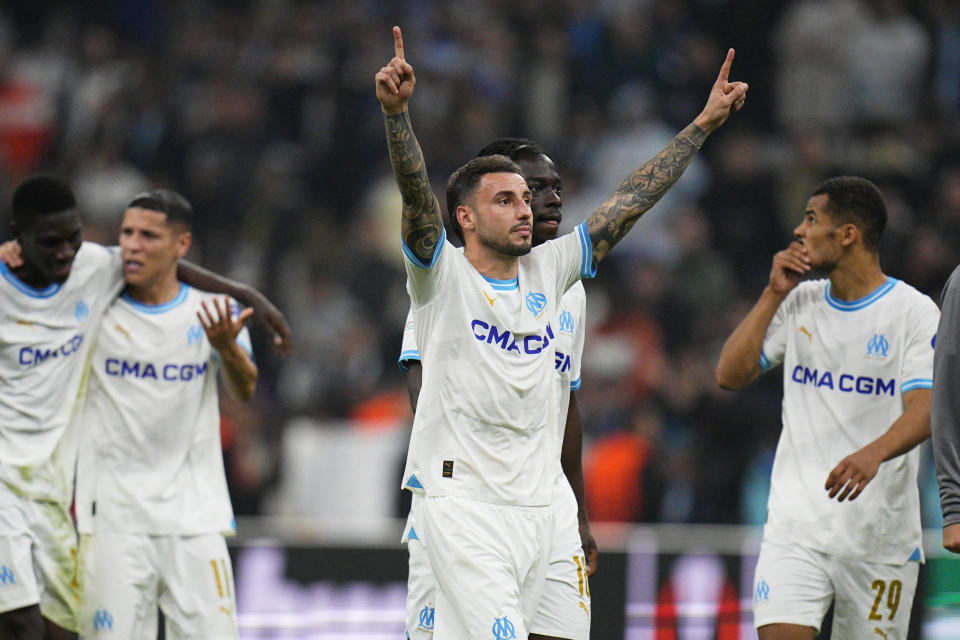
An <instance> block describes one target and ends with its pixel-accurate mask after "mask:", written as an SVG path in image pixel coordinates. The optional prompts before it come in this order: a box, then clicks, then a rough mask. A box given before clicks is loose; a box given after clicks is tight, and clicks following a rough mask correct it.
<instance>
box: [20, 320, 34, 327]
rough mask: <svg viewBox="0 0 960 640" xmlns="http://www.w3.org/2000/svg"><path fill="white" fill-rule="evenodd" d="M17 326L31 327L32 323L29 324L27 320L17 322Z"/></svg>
mask: <svg viewBox="0 0 960 640" xmlns="http://www.w3.org/2000/svg"><path fill="white" fill-rule="evenodd" d="M17 324H18V325H20V326H21V327H32V326H33V323H32V322H30V321H29V320H17Z"/></svg>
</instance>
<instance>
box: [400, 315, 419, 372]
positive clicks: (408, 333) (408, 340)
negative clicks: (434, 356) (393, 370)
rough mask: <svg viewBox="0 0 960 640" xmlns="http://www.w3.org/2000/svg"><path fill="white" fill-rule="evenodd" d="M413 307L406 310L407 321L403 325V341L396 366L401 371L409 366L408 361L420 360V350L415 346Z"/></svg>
mask: <svg viewBox="0 0 960 640" xmlns="http://www.w3.org/2000/svg"><path fill="white" fill-rule="evenodd" d="M413 329H414V325H413V309H410V310H409V311H407V322H406V324H405V325H404V327H403V342H402V344H401V345H400V358H399V359H398V360H397V366H398V367H400V370H401V371H406V370H407V369H408V368H409V365H408V363H409V362H420V350H419V349H418V348H417V335H416V332H415V331H414V330H413Z"/></svg>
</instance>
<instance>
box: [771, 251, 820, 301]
mask: <svg viewBox="0 0 960 640" xmlns="http://www.w3.org/2000/svg"><path fill="white" fill-rule="evenodd" d="M810 268H811V267H810V258H809V257H808V256H807V249H806V248H805V247H804V246H803V245H802V244H801V243H799V242H796V241H794V242H791V243H790V246H789V247H787V248H786V249H784V250H783V251H779V252H778V253H777V254H776V255H775V256H773V268H772V269H771V270H770V288H771V289H772V290H773V291H774V293H778V294H780V295H786V294H787V293H789V292H790V290H791V289H793V288H794V287H795V286H797V285H798V284H800V281H801V280H802V279H803V276H804V274H806V273H807V272H808V271H810Z"/></svg>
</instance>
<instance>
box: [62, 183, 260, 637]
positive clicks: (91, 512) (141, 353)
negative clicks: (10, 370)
mask: <svg viewBox="0 0 960 640" xmlns="http://www.w3.org/2000/svg"><path fill="white" fill-rule="evenodd" d="M192 222H193V212H192V209H191V207H190V204H189V203H188V202H187V201H186V200H185V199H184V198H183V197H182V196H180V195H179V194H177V193H175V192H172V191H168V190H165V189H156V190H153V191H148V192H145V193H142V194H140V195H138V196H136V197H135V198H134V199H133V201H132V202H131V203H130V204H129V205H128V207H127V210H126V211H125V212H124V216H123V223H122V226H121V228H120V251H121V255H122V260H123V270H124V274H125V276H126V281H127V287H126V289H125V290H124V293H123V295H122V296H121V297H120V298H118V299H116V300H115V301H114V302H113V303H112V304H111V305H110V307H109V308H108V309H107V312H106V314H104V316H103V319H102V321H101V327H100V335H99V338H98V340H97V344H96V345H95V346H94V347H93V355H92V357H91V373H90V382H89V385H88V388H87V393H86V401H85V406H84V409H83V412H82V414H81V417H80V421H79V422H80V424H81V425H83V427H84V429H85V432H84V435H83V438H82V440H81V441H80V444H79V454H78V463H77V498H76V512H77V524H78V529H79V531H80V534H81V539H80V563H81V586H82V604H81V614H80V634H81V637H84V638H92V637H94V636H95V635H96V634H97V633H98V632H103V631H110V632H112V634H113V636H115V637H118V638H129V639H131V640H135V639H144V640H146V639H148V638H149V639H153V638H156V636H157V606H158V605H159V607H160V609H161V610H162V611H163V614H164V617H165V620H166V637H168V638H210V639H211V640H213V639H221V638H236V637H237V626H236V608H235V604H234V591H233V576H232V572H231V570H230V559H229V556H228V554H227V546H226V542H225V540H224V534H230V533H232V532H233V528H234V524H233V513H232V510H231V507H230V498H229V496H228V494H227V482H226V477H225V474H224V469H223V456H222V452H221V448H220V412H219V402H218V396H217V372H218V370H219V371H220V372H222V374H223V379H224V381H225V382H226V386H227V388H228V389H229V390H230V391H231V393H233V394H234V395H235V396H236V397H238V398H240V399H242V400H248V399H249V398H250V397H251V396H252V395H253V392H254V388H255V386H256V381H257V367H256V365H255V364H254V362H253V359H252V357H251V354H252V352H251V349H250V342H249V336H248V335H247V331H246V329H245V328H244V326H243V325H244V322H245V321H246V319H247V318H249V317H250V315H251V314H252V313H253V310H252V309H249V308H248V309H244V310H243V311H242V312H240V313H234V311H233V310H232V307H233V306H234V305H233V304H232V303H231V302H229V299H221V298H217V297H216V296H215V295H214V294H208V293H204V292H201V291H198V290H196V289H194V288H192V287H190V286H188V285H186V284H184V283H183V282H181V281H180V280H179V279H178V278H177V262H178V261H179V259H180V258H182V257H183V256H184V255H185V254H186V252H187V250H188V249H189V247H190V242H191V233H190V229H191V225H192Z"/></svg>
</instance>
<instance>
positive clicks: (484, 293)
mask: <svg viewBox="0 0 960 640" xmlns="http://www.w3.org/2000/svg"><path fill="white" fill-rule="evenodd" d="M480 293H482V294H483V297H484V298H486V299H487V302H489V303H490V306H491V307H492V306H493V303H494V302H496V301H497V296H493V297H492V298H491V297H490V296H488V295H487V292H486V291H483V290H482V289H481V290H480Z"/></svg>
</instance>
